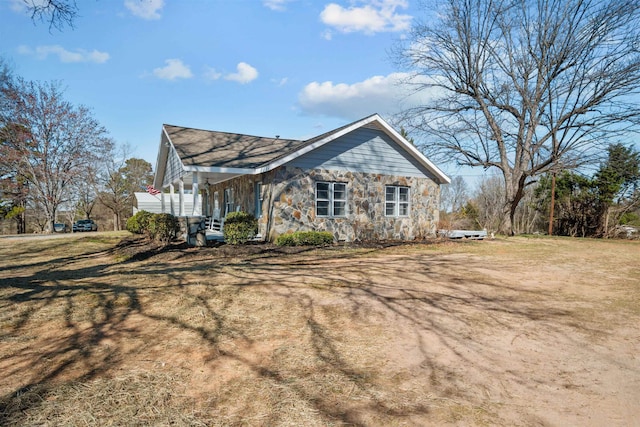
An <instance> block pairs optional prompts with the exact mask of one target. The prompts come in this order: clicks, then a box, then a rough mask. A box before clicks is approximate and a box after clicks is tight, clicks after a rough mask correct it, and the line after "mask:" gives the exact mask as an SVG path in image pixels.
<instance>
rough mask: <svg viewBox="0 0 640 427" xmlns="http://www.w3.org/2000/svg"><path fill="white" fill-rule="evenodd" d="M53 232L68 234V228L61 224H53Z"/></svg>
mask: <svg viewBox="0 0 640 427" xmlns="http://www.w3.org/2000/svg"><path fill="white" fill-rule="evenodd" d="M53 231H54V232H56V233H68V232H69V226H68V225H67V224H64V223H62V222H56V223H55V224H53Z"/></svg>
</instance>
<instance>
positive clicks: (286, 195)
mask: <svg viewBox="0 0 640 427" xmlns="http://www.w3.org/2000/svg"><path fill="white" fill-rule="evenodd" d="M318 181H323V182H342V183H346V184H347V214H346V217H343V218H325V217H316V210H315V184H316V182H318ZM256 182H262V184H263V194H262V197H263V204H262V208H263V209H262V211H263V213H262V217H261V218H260V219H259V220H258V224H259V230H258V231H259V233H260V234H261V235H262V236H263V238H265V239H266V240H270V241H273V240H274V239H275V238H276V237H277V236H278V235H280V234H284V233H290V232H294V231H303V230H304V231H307V230H317V231H329V232H331V233H332V234H333V235H334V238H335V239H336V240H337V241H348V242H349V241H358V240H362V241H366V240H414V239H423V238H426V237H430V236H435V234H436V226H437V223H438V205H439V201H440V187H439V186H438V185H437V184H436V183H435V182H434V181H433V180H431V179H429V178H426V177H425V178H414V177H398V176H388V175H380V174H371V173H357V172H346V171H327V170H319V169H313V170H305V169H301V168H295V167H289V166H282V167H279V168H277V169H275V170H273V171H270V172H267V173H265V174H263V175H260V176H253V175H245V176H242V177H239V178H235V179H233V180H230V181H227V182H224V183H221V184H217V185H212V186H211V187H210V197H211V199H213V193H214V191H218V192H219V195H220V209H221V211H222V212H224V189H225V188H229V187H231V188H233V192H234V204H235V205H236V206H238V205H239V206H240V208H241V210H243V211H246V212H250V213H254V212H255V194H254V188H255V183H256ZM386 185H396V186H403V187H409V188H410V208H409V209H410V212H409V216H408V217H387V216H385V186H386Z"/></svg>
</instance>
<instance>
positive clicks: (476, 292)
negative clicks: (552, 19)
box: [0, 233, 640, 426]
mask: <svg viewBox="0 0 640 427" xmlns="http://www.w3.org/2000/svg"><path fill="white" fill-rule="evenodd" d="M120 237H121V236H114V235H108V234H105V235H103V234H100V233H99V234H94V235H92V236H90V237H86V236H82V235H80V236H77V235H74V236H70V237H68V238H64V239H52V240H40V239H33V238H31V239H6V238H5V239H0V283H1V286H0V378H1V381H0V424H1V425H46V426H60V425H71V426H80V425H193V426H198V425H203V426H204V425H207V426H209V425H211V426H218V425H220V426H222V425H224V426H244V425H246V426H302V425H304V426H333V425H336V426H337V425H354V426H429V425H438V426H440V425H509V426H511V425H521V426H531V425H539V426H564V425H581V426H631V425H634V424H635V425H637V424H636V423H638V420H640V405H638V402H640V352H639V350H640V330H639V328H638V325H640V242H626V241H595V240H571V239H560V238H558V239H548V238H536V239H534V238H530V239H527V238H510V239H501V240H496V241H484V242H459V243H451V242H432V243H430V244H416V245H397V246H394V245H386V246H380V247H359V248H344V247H332V248H324V249H318V250H315V249H313V250H311V249H295V250H291V249H289V250H281V249H278V248H275V247H272V246H266V245H255V246H249V247H243V248H233V247H230V246H221V247H218V248H204V249H196V248H184V247H180V246H175V247H170V248H169V249H168V250H166V251H159V250H156V249H153V248H149V247H148V246H146V245H145V244H144V243H143V242H140V241H129V242H128V243H126V244H122V243H121V244H118V242H119V241H120Z"/></svg>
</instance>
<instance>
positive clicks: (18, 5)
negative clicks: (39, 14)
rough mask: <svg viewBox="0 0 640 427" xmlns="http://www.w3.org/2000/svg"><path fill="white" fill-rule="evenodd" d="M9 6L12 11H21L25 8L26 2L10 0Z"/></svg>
mask: <svg viewBox="0 0 640 427" xmlns="http://www.w3.org/2000/svg"><path fill="white" fill-rule="evenodd" d="M9 8H10V9H11V10H13V11H14V12H18V13H22V12H25V11H26V10H27V4H26V3H25V2H24V1H23V0H10V2H9Z"/></svg>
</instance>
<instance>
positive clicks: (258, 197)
mask: <svg viewBox="0 0 640 427" xmlns="http://www.w3.org/2000/svg"><path fill="white" fill-rule="evenodd" d="M254 191H255V195H256V212H255V217H256V218H260V217H261V216H262V183H261V182H256V184H255V190H254Z"/></svg>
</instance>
